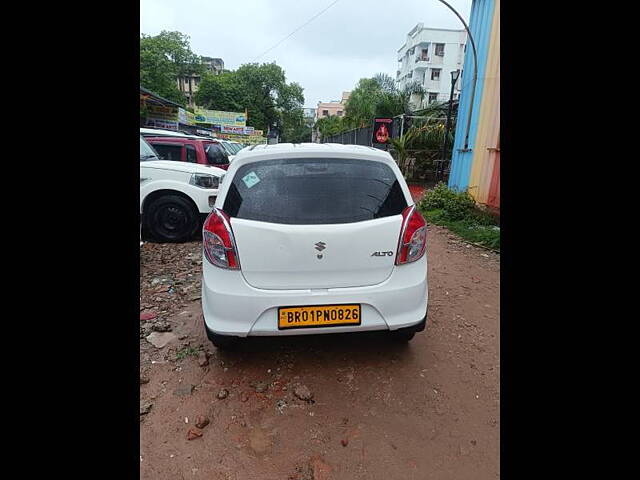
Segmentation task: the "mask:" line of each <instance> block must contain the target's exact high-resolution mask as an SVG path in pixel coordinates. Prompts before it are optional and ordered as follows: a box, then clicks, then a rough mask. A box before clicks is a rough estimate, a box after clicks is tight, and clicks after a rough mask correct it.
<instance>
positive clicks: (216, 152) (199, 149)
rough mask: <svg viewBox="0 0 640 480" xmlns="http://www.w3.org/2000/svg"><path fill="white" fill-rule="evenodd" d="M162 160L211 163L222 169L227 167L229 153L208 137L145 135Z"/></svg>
mask: <svg viewBox="0 0 640 480" xmlns="http://www.w3.org/2000/svg"><path fill="white" fill-rule="evenodd" d="M145 139H146V140H147V142H149V143H150V144H151V145H152V146H153V148H155V150H156V151H157V152H158V154H159V155H160V158H161V159H163V160H173V161H177V162H190V163H199V164H201V165H212V166H215V167H218V168H221V169H223V170H226V169H227V168H228V167H229V155H228V154H227V151H226V150H225V149H224V147H223V146H222V145H221V144H220V143H219V142H218V141H217V140H213V139H210V138H201V137H196V136H186V135H185V136H184V137H177V136H159V137H145Z"/></svg>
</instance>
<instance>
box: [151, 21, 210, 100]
mask: <svg viewBox="0 0 640 480" xmlns="http://www.w3.org/2000/svg"><path fill="white" fill-rule="evenodd" d="M203 73H204V67H203V65H202V62H201V60H200V57H199V56H198V55H196V54H195V53H193V52H192V51H191V46H190V44H189V37H188V36H187V35H184V34H182V33H180V32H168V31H166V30H163V31H162V32H160V34H158V35H155V36H150V35H145V34H144V33H143V34H142V35H141V36H140V84H141V85H142V86H143V87H145V88H148V89H149V90H151V91H153V92H155V93H157V94H158V95H160V96H162V97H165V98H167V99H168V100H172V101H174V102H176V103H179V104H181V105H183V106H184V104H185V103H186V99H185V96H184V94H183V93H182V92H181V91H180V89H179V88H178V84H177V80H176V79H177V78H178V77H183V76H185V75H191V74H197V75H202V74H203Z"/></svg>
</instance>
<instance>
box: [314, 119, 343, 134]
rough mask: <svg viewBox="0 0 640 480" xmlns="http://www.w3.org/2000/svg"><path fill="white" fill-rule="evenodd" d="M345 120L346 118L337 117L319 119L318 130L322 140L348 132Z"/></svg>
mask: <svg viewBox="0 0 640 480" xmlns="http://www.w3.org/2000/svg"><path fill="white" fill-rule="evenodd" d="M343 118H344V117H338V116H337V115H334V116H331V117H323V118H319V119H318V121H317V122H316V128H317V129H318V130H319V131H320V135H322V138H327V137H330V136H331V135H335V134H336V133H340V132H343V131H344V130H347V128H345V126H344V120H343Z"/></svg>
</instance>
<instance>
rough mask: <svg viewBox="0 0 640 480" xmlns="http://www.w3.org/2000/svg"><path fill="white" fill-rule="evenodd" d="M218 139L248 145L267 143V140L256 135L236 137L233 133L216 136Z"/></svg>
mask: <svg viewBox="0 0 640 480" xmlns="http://www.w3.org/2000/svg"><path fill="white" fill-rule="evenodd" d="M216 138H220V139H222V140H235V141H236V142H240V143H244V144H248V145H254V144H262V143H267V139H266V138H264V137H258V136H255V135H251V136H247V135H235V134H233V133H218V134H216Z"/></svg>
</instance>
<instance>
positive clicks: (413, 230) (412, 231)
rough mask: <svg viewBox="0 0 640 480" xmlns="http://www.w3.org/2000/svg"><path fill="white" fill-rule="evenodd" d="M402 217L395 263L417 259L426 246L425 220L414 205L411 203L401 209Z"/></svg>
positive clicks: (400, 263)
mask: <svg viewBox="0 0 640 480" xmlns="http://www.w3.org/2000/svg"><path fill="white" fill-rule="evenodd" d="M402 218H403V221H402V229H401V230H400V239H399V240H398V253H397V255H396V265H402V264H404V263H411V262H415V261H416V260H419V259H420V258H422V256H423V255H424V252H425V250H426V246H427V222H426V221H425V219H424V218H423V217H422V215H420V212H419V211H418V209H417V208H416V206H415V205H411V206H410V207H407V208H405V209H404V210H403V211H402Z"/></svg>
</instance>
